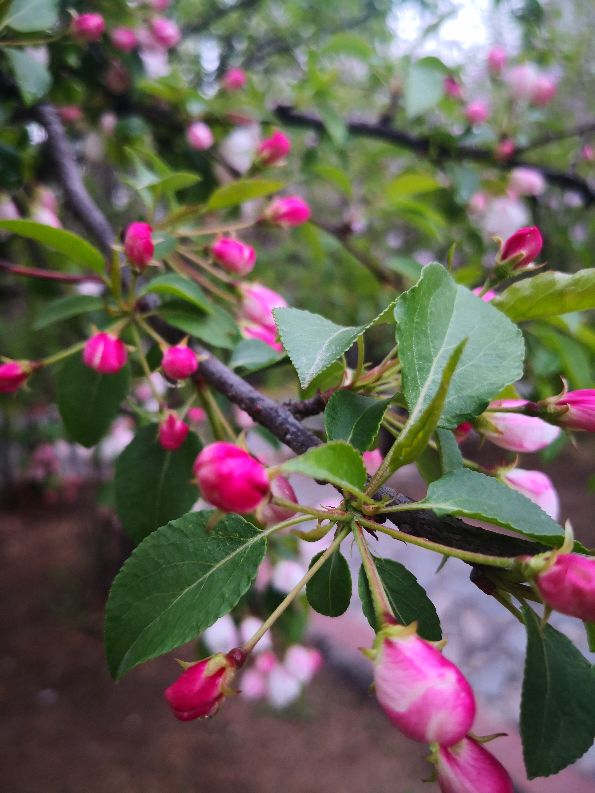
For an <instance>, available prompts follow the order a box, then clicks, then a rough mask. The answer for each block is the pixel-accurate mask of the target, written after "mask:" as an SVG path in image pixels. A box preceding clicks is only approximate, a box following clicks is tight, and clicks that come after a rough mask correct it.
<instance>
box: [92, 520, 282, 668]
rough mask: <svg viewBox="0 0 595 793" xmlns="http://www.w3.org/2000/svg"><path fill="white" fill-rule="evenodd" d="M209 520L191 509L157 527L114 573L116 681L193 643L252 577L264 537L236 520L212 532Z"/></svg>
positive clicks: (111, 629)
mask: <svg viewBox="0 0 595 793" xmlns="http://www.w3.org/2000/svg"><path fill="white" fill-rule="evenodd" d="M214 517H215V512H214V511H212V510H208V511H204V512H191V513H189V514H188V515H184V516H183V517H181V518H178V519H177V520H173V521H171V523H168V524H167V525H166V526H161V528H159V529H157V530H156V531H154V532H153V533H152V534H150V535H149V536H148V537H147V538H146V539H144V540H143V541H142V542H141V544H140V545H139V546H138V547H137V548H136V549H135V550H134V551H133V553H132V555H131V556H130V558H129V559H128V560H127V561H126V562H125V563H124V565H123V567H122V569H121V570H120V572H119V573H118V575H117V576H116V579H115V581H114V583H113V585H112V588H111V591H110V594H109V599H108V602H107V607H106V619H105V645H106V654H107V660H108V664H109V668H110V671H111V673H112V676H113V677H114V678H115V679H116V680H117V679H119V678H121V677H122V676H123V675H124V674H126V672H128V671H129V670H130V669H132V668H133V667H135V666H136V665H137V664H140V663H142V662H143V661H148V660H149V658H155V657H156V656H158V655H161V654H162V653H166V652H168V650H172V649H173V648H174V647H178V646H179V645H180V644H184V643H185V642H187V641H190V639H193V638H194V637H195V636H197V635H198V634H199V633H201V632H202V631H204V630H205V628H208V627H209V625H212V624H213V623H214V622H215V621H216V620H217V619H218V618H219V617H221V616H222V615H223V614H227V613H228V612H229V611H230V610H231V609H232V608H233V607H234V606H235V605H236V603H237V602H238V600H239V599H240V598H241V597H242V595H243V594H244V592H246V590H247V589H248V587H249V586H250V584H251V582H252V581H253V580H254V578H255V576H256V573H257V571H258V566H259V565H260V563H261V561H262V559H263V557H264V553H265V549H266V536H267V533H266V532H261V531H259V530H258V529H257V528H256V527H255V526H253V525H252V524H251V523H248V521H247V520H244V518H242V517H240V516H239V515H225V516H224V517H222V518H220V519H219V521H218V522H217V523H216V525H215V526H213V527H211V526H210V524H209V521H210V520H211V519H213V518H214Z"/></svg>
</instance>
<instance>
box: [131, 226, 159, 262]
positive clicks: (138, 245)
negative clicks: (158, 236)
mask: <svg viewBox="0 0 595 793" xmlns="http://www.w3.org/2000/svg"><path fill="white" fill-rule="evenodd" d="M152 231H153V229H152V228H151V226H149V224H148V223H141V222H136V223H131V224H130V225H129V226H128V228H127V229H126V235H125V237H124V253H125V254H126V258H127V259H128V261H129V262H131V263H132V264H133V265H134V266H135V267H137V268H138V269H139V270H144V269H145V267H146V266H147V265H148V264H149V262H150V261H151V259H152V258H153V251H154V250H155V246H154V245H153V238H152V236H151V232H152Z"/></svg>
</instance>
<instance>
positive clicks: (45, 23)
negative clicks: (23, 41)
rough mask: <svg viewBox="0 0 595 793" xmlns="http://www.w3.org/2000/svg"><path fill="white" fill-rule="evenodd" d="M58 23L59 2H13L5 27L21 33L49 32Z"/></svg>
mask: <svg viewBox="0 0 595 793" xmlns="http://www.w3.org/2000/svg"><path fill="white" fill-rule="evenodd" d="M57 21H58V0H12V3H11V4H10V6H9V8H8V13H7V15H6V18H5V19H4V25H6V26H7V27H9V28H12V29H13V30H18V31H19V32H20V33H32V32H34V31H36V30H47V29H48V28H51V27H53V26H54V25H55V24H56V22H57Z"/></svg>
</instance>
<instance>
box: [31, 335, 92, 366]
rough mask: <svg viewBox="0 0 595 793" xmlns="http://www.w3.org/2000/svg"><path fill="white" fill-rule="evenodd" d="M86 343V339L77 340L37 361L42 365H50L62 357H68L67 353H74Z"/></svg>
mask: <svg viewBox="0 0 595 793" xmlns="http://www.w3.org/2000/svg"><path fill="white" fill-rule="evenodd" d="M86 343H87V340H86V339H85V341H78V342H77V343H76V344H73V345H71V346H70V347H67V348H66V349H65V350H60V352H55V353H54V354H53V355H48V357H47V358H42V359H41V361H39V363H40V364H41V365H42V366H51V365H52V364H54V363H58V361H61V360H62V359H63V358H68V356H69V355H74V353H75V352H79V350H82V349H83V347H84V346H85V344H86Z"/></svg>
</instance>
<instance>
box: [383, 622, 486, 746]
mask: <svg viewBox="0 0 595 793" xmlns="http://www.w3.org/2000/svg"><path fill="white" fill-rule="evenodd" d="M372 652H373V653H374V655H375V658H374V684H375V689H376V696H377V698H378V702H379V703H380V705H381V706H382V708H383V709H384V710H385V712H386V714H387V716H388V717H389V719H390V720H391V721H392V722H393V724H394V725H395V726H396V727H398V728H399V729H400V730H401V731H402V732H404V733H405V735H407V736H408V737H409V738H413V739H414V740H415V741H421V742H423V743H433V742H434V741H437V742H438V743H440V744H443V745H444V746H450V745H451V744H453V743H457V741H460V740H461V739H462V738H464V736H465V735H466V734H467V733H468V732H469V730H470V729H471V725H472V724H473V720H474V718H475V698H474V696H473V691H472V689H471V686H470V685H469V683H468V682H467V680H466V679H465V678H464V677H463V675H462V673H461V672H460V671H459V669H458V668H457V667H456V666H455V665H454V664H453V663H452V662H451V661H449V660H448V659H447V658H445V657H444V656H443V655H442V653H441V652H440V651H439V650H437V649H436V648H435V647H434V646H433V645H432V644H430V643H429V642H427V641H425V640H424V639H421V638H420V637H419V636H417V635H416V634H415V633H414V632H413V631H412V626H410V627H408V628H404V627H401V626H394V627H388V628H387V627H385V628H384V629H383V630H382V631H381V632H380V633H378V634H377V636H376V641H375V643H374V650H373V651H372Z"/></svg>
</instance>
